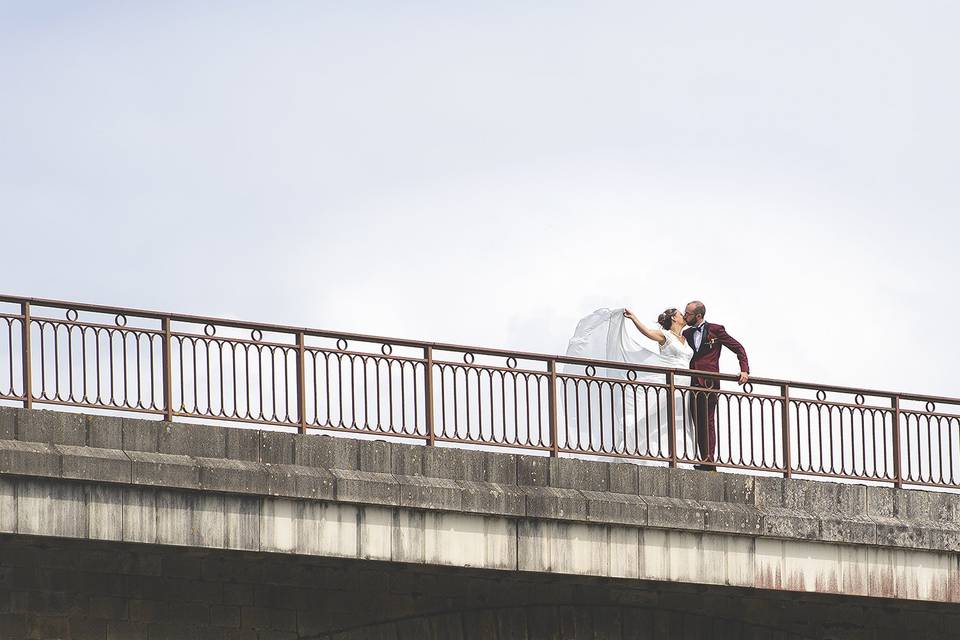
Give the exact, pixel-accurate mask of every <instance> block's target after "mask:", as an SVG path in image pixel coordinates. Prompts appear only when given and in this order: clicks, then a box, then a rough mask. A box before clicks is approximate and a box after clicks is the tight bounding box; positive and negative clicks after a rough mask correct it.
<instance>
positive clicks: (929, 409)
mask: <svg viewBox="0 0 960 640" xmlns="http://www.w3.org/2000/svg"><path fill="white" fill-rule="evenodd" d="M925 408H926V410H927V413H933V412H934V411H936V410H937V403H936V402H928V403H927V404H926V407H925Z"/></svg>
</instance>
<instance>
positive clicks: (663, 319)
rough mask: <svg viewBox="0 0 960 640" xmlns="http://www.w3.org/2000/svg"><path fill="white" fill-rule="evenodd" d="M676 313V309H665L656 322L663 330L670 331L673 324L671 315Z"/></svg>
mask: <svg viewBox="0 0 960 640" xmlns="http://www.w3.org/2000/svg"><path fill="white" fill-rule="evenodd" d="M676 313H677V310H676V309H667V310H666V311H664V312H663V313H661V314H660V317H659V318H657V324H659V325H660V326H661V327H663V328H664V330H666V331H670V327H672V326H673V316H674V315H676Z"/></svg>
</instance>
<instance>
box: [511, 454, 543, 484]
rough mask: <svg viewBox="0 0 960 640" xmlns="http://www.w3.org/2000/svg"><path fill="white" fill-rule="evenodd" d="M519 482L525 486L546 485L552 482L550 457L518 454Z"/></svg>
mask: <svg viewBox="0 0 960 640" xmlns="http://www.w3.org/2000/svg"><path fill="white" fill-rule="evenodd" d="M517 484H518V485H520V486H524V487H546V486H549V484H550V458H548V457H546V456H518V457H517Z"/></svg>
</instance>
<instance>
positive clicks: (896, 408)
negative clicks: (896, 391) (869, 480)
mask: <svg viewBox="0 0 960 640" xmlns="http://www.w3.org/2000/svg"><path fill="white" fill-rule="evenodd" d="M890 406H891V408H893V486H895V487H896V488H898V489H899V488H900V487H902V486H903V470H902V469H901V468H900V396H899V395H895V396H893V397H892V398H891V399H890Z"/></svg>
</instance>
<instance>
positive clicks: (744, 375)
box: [717, 325, 750, 384]
mask: <svg viewBox="0 0 960 640" xmlns="http://www.w3.org/2000/svg"><path fill="white" fill-rule="evenodd" d="M717 330H718V332H719V335H717V340H718V341H719V342H720V344H722V345H723V346H725V347H726V348H727V349H730V351H733V352H734V353H735V354H737V360H739V361H740V379H739V380H738V382H739V383H740V384H746V383H747V379H748V378H749V377H750V363H749V361H748V360H747V350H746V349H744V348H743V345H742V344H740V343H739V342H738V341H737V340H736V339H734V337H733V336H731V335H730V334H729V333H727V330H726V329H725V328H724V327H723V325H719V326H718V327H717Z"/></svg>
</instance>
